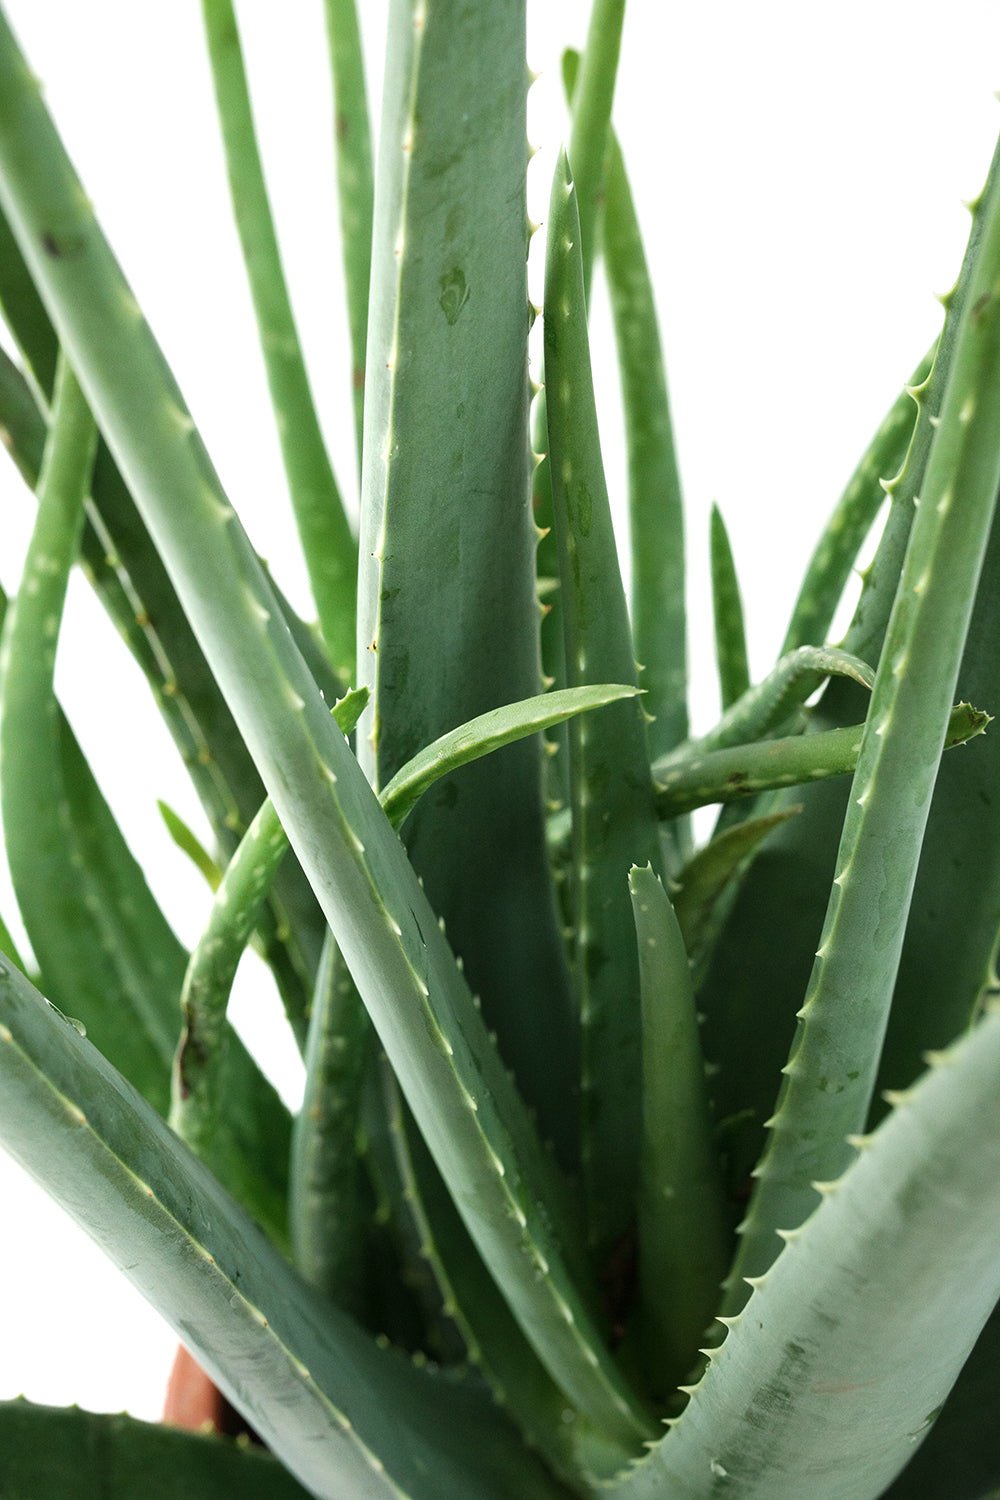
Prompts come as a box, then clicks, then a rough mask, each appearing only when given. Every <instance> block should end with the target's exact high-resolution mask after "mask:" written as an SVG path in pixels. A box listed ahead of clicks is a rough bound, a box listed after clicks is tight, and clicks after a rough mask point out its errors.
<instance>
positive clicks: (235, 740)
mask: <svg viewBox="0 0 1000 1500" xmlns="http://www.w3.org/2000/svg"><path fill="white" fill-rule="evenodd" d="M0 221H2V225H3V227H4V228H6V219H5V218H4V217H3V215H2V214H0ZM2 234H3V229H0V236H2ZM7 236H8V238H9V230H8V231H7ZM4 244H5V248H4V253H3V254H2V255H0V303H2V304H3V308H4V313H5V316H6V317H7V320H8V322H9V324H10V326H11V329H12V331H13V333H14V335H15V338H16V340H17V341H18V343H19V344H20V345H21V347H22V349H23V350H24V353H25V358H26V360H27V362H28V365H29V368H31V369H32V370H33V371H34V372H35V373H36V375H38V373H39V372H46V371H48V370H50V369H54V367H55V359H56V354H57V350H58V344H57V340H56V335H55V331H54V329H53V328H52V326H51V324H50V323H49V322H48V321H47V318H41V317H39V316H38V315H37V306H36V304H37V294H34V292H32V297H33V298H34V300H33V301H32V300H31V297H28V295H27V294H26V293H25V291H24V288H25V287H26V286H27V287H31V285H32V284H31V280H30V277H29V275H28V272H27V268H26V267H25V265H24V261H23V258H22V257H21V254H20V251H19V250H18V249H17V247H16V246H13V245H8V244H7V243H6V240H5V241H4ZM49 389H50V387H49V385H43V386H42V391H43V394H44V395H47V394H48V393H49ZM0 402H2V403H3V404H2V406H0V425H2V426H3V427H4V428H5V429H6V431H7V436H8V439H9V441H10V444H11V452H12V456H13V458H14V460H15V462H16V463H17V465H18V468H19V469H20V470H21V472H22V474H23V475H24V477H25V478H26V480H27V482H28V484H29V485H31V487H32V488H34V486H35V485H36V483H37V480H38V472H39V468H40V465H41V456H42V450H43V447H44V444H45V439H46V430H47V422H46V418H45V417H44V416H43V413H42V410H41V409H40V407H39V405H38V404H37V403H36V401H35V399H34V397H33V396H32V392H31V390H30V389H29V386H28V384H27V381H26V380H25V378H24V377H23V376H22V375H21V374H20V373H19V372H18V371H17V370H16V369H15V368H14V367H13V366H12V365H10V364H9V363H6V362H5V361H4V360H2V359H0ZM87 517H88V518H87V521H86V524H85V526H84V531H83V544H82V557H81V562H82V565H83V569H84V572H85V573H86V574H87V576H88V577H89V579H90V581H91V582H92V583H93V585H94V588H95V589H96V591H97V593H98V595H99V597H100V599H101V601H102V603H103V605H104V607H105V609H106V610H107V611H108V614H109V615H110V617H111V619H112V620H113V621H114V623H115V625H116V627H117V629H118V631H119V632H120V634H121V636H122V638H123V639H124V641H125V643H126V645H127V646H128V648H129V650H130V651H131V652H132V654H133V656H134V657H135V659H136V661H137V662H138V664H139V666H140V668H141V669H142V671H143V673H144V674H145V676H146V678H147V680H148V682H149V685H150V688H151V689H152V692H153V694H154V697H155V699H156V702H157V705H158V707H159V709H160V711H161V713H162V714H163V717H164V721H165V722H166V724H167V727H168V729H169V730H170V732H171V734H172V736H173V738H174V741H175V743H176V745H177V747H178V750H179V751H180V753H181V755H182V756H183V759H184V763H185V766H186V767H187V769H188V772H189V773H190V775H191V778H192V781H193V782H194V785H195V787H196V790H197V792H198V795H199V797H200V799H201V801H202V803H203V805H204V807H205V810H206V812H207V814H208V816H209V819H210V821H211V824H212V828H213V832H214V833H215V836H216V838H217V840H218V843H219V846H220V848H221V849H222V850H224V851H225V852H226V853H231V852H232V850H233V849H235V847H236V844H237V842H238V839H239V835H240V834H241V833H242V832H243V831H244V830H245V828H246V826H247V824H248V823H249V821H250V818H251V817H252V816H253V815H254V813H255V812H256V810H257V808H258V806H259V805H260V802H261V800H262V798H263V796H264V789H263V786H262V784H261V781H260V777H259V776H258V774H257V772H256V769H255V768H254V765H253V762H252V760H251V759H250V757H249V755H248V754H247V751H246V747H245V746H244V744H243V741H242V739H241V738H240V735H239V733H238V731H237V729H236V725H235V723H234V722H233V717H232V714H231V713H230V711H229V709H228V707H227V706H226V704H225V702H224V700H223V698H222V696H221V694H220V692H219V689H218V686H217V684H216V682H215V679H214V677H213V676H212V673H211V671H210V670H209V667H208V663H207V662H206V661H205V657H204V654H203V653H202V650H201V647H200V646H199V645H198V642H197V640H196V639H195V636H194V633H193V632H192V630H191V626H190V625H189V623H188V621H187V619H186V617H185V615H184V612H183V610H182V609H181V607H180V604H179V602H178V599H177V595H176V593H175V592H174V588H173V585H172V583H171V582H170V579H169V578H168V576H167V573H166V571H165V569H164V567H163V564H162V562H161V561H160V558H159V555H158V554H157V552H156V549H155V547H154V546H153V543H152V541H151V539H150V536H149V533H148V531H147V530H146V527H145V525H144V524H143V522H142V520H141V519H140V517H139V515H138V513H137V511H136V508H135V504H134V501H133V500H132V496H131V495H130V493H129V491H128V489H127V487H126V485H125V482H124V480H123V479H122V476H121V474H120V472H119V470H118V468H117V466H116V465H115V463H114V461H113V459H112V458H111V455H110V454H109V453H108V451H107V448H106V447H105V446H104V445H103V444H101V443H99V444H98V449H97V458H96V461H95V467H94V476H93V482H92V498H91V500H90V501H88V504H87ZM276 594H277V598H278V601H279V607H280V608H281V610H282V613H283V614H284V615H285V618H286V620H287V622H288V626H289V629H290V630H292V632H293V634H294V635H295V639H296V641H297V643H298V645H299V649H300V650H301V651H303V654H304V655H305V656H306V659H307V661H308V662H309V666H310V669H311V671H312V675H313V677H314V678H315V680H316V681H317V682H318V683H319V684H320V687H321V688H322V689H323V690H324V692H325V693H326V695H327V699H328V701H330V702H332V701H333V699H334V698H335V697H336V696H337V694H336V691H335V687H334V678H333V674H332V672H331V670H330V668H329V665H328V663H327V662H326V658H325V656H324V655H323V652H322V649H321V648H320V647H319V646H318V645H317V644H316V642H315V639H314V637H313V634H312V632H311V631H307V630H306V629H305V627H303V626H302V625H301V622H300V621H298V620H297V619H296V617H295V616H294V614H293V612H292V611H291V609H290V607H289V606H288V604H287V602H286V601H284V600H283V599H282V598H281V596H280V593H277V591H276ZM307 648H308V649H307ZM269 907H270V909H269V911H268V912H267V913H266V915H265V917H264V919H263V920H262V937H263V942H264V946H265V950H266V956H267V962H268V963H269V965H270V967H271V968H272V970H273V972H274V975H275V979H276V980H277V983H278V987H279V989H280V991H281V995H282V999H283V1001H284V1004H285V1008H286V1011H287V1013H288V1017H289V1021H290V1022H291V1025H292V1028H293V1030H294V1031H295V1032H296V1034H297V1035H298V1036H299V1038H300V1040H302V1041H304V1038H305V1010H306V997H307V995H308V992H309V989H310V987H311V984H312V979H313V975H314V973H315V967H316V964H317V962H318V959H319V950H320V944H321V941H322V934H323V931H324V930H325V927H326V924H325V922H324V921H323V920H322V917H321V915H320V913H319V909H318V907H317V905H316V901H315V898H314V896H313V894H312V892H311V890H310V889H309V886H308V884H307V882H306V881H305V879H304V877H303V875H302V871H301V870H300V869H299V867H298V865H297V864H296V863H295V862H294V861H292V860H289V861H287V862H286V863H285V866H284V868H283V869H282V870H281V872H280V873H279V875H278V878H277V880H276V881H275V884H274V887H273V888H272V892H271V898H270V902H269Z"/></svg>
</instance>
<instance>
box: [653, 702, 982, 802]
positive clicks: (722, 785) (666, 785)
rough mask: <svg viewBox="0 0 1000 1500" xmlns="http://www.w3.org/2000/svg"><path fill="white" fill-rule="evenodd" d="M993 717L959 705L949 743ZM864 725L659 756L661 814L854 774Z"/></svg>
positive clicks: (657, 779) (951, 719)
mask: <svg viewBox="0 0 1000 1500" xmlns="http://www.w3.org/2000/svg"><path fill="white" fill-rule="evenodd" d="M990 722H991V718H990V715H989V714H987V713H984V712H983V711H982V710H981V709H978V708H973V707H972V705H971V704H969V703H959V704H957V705H956V706H955V707H954V708H953V709H952V711H951V715H950V716H949V718H948V720H947V723H946V725H945V736H944V748H945V749H946V750H947V749H950V748H951V747H952V746H954V745H964V744H965V743H966V741H968V740H970V739H974V738H975V737H976V736H977V735H980V734H982V733H983V732H984V731H985V729H986V726H987V725H988V724H989V723H990ZM864 729H865V726H864V724H850V725H848V726H847V727H846V728H845V729H824V730H821V731H819V732H817V733H816V734H793V735H790V736H788V737H787V738H784V739H775V740H761V741H760V742H759V743H757V744H753V745H737V746H734V747H733V748H732V749H728V750H713V751H710V752H709V753H708V754H706V755H704V756H696V757H695V758H694V759H693V760H690V761H687V760H685V761H678V762H673V761H672V762H671V764H670V765H665V764H664V763H663V762H661V761H658V762H657V763H656V765H654V767H653V777H654V783H655V789H656V806H657V810H658V811H659V814H660V816H661V817H663V818H671V817H674V816H675V815H676V814H677V813H679V812H690V811H691V810H692V809H693V808H695V807H706V806H708V805H709V804H710V803H714V802H732V801H735V800H736V799H737V798H740V797H749V796H752V795H753V794H754V793H756V792H766V791H771V790H774V789H776V788H780V787H796V786H803V785H807V784H808V783H809V782H813V781H824V780H826V779H827V778H828V777H830V776H845V775H849V774H851V773H852V772H853V771H855V769H856V767H857V763H858V756H859V753H860V750H861V743H862V738H863V736H864Z"/></svg>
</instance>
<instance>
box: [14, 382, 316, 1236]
mask: <svg viewBox="0 0 1000 1500" xmlns="http://www.w3.org/2000/svg"><path fill="white" fill-rule="evenodd" d="M94 437H95V434H94V431H93V424H92V421H91V418H90V414H89V411H88V410H87V407H86V404H85V402H84V401H83V397H82V395H81V394H80V392H79V389H78V387H77V386H76V384H75V380H74V377H73V376H72V373H71V372H70V370H69V367H68V366H67V365H63V366H61V373H60V377H59V379H58V382H57V392H56V404H55V408H54V415H53V424H52V436H51V439H50V444H49V447H48V449H47V450H46V459H45V463H44V466H43V472H42V478H41V480H40V483H39V506H38V515H37V518H36V524H35V529H34V531H33V534H32V538H31V541H30V543H29V547H28V554H27V557H26V560H25V569H24V580H23V583H22V587H21V590H20V594H19V597H18V600H17V601H16V603H15V605H14V607H13V609H12V611H11V613H10V616H9V618H8V619H7V621H6V628H5V632H4V638H3V640H4V647H3V654H4V664H3V673H2V678H3V682H2V691H3V701H2V713H0V752H2V774H0V786H2V791H3V812H4V834H5V839H6V843H7V850H8V859H9V861H10V867H11V872H12V877H13V880H14V886H15V893H16V895H17V899H18V904H19V906H20V909H21V914H22V917H23V919H24V922H25V926H26V928H27V931H28V935H29V937H30V939H31V945H32V948H33V950H34V952H35V956H36V958H37V959H38V962H39V964H40V966H41V969H42V973H43V976H44V982H45V985H46V987H47V989H48V990H49V993H50V994H51V995H52V997H53V999H54V1000H55V1001H57V1002H58V1003H59V1005H60V1006H61V1008H62V1009H63V1010H64V1011H66V1013H67V1014H69V1015H72V1016H74V1017H76V1018H78V1019H79V1020H80V1021H81V1022H82V1024H83V1025H85V1026H86V1027H87V1029H88V1030H89V1032H90V1034H91V1037H92V1039H93V1040H94V1041H95V1042H96V1043H97V1044H98V1045H99V1046H100V1047H101V1048H102V1050H103V1051H104V1052H105V1054H106V1055H107V1056H108V1057H109V1058H110V1059H111V1060H112V1061H113V1062H114V1063H115V1065H116V1066H118V1067H119V1068H120V1069H121V1071H122V1072H124V1073H125V1075H126V1077H128V1078H129V1079H130V1081H131V1082H132V1083H133V1084H134V1085H135V1086H136V1087H137V1088H138V1089H139V1090H140V1091H141V1092H142V1093H143V1094H144V1095H145V1096H146V1098H148V1099H149V1101H150V1102H151V1103H152V1104H153V1105H154V1107H155V1108H157V1109H160V1110H165V1109H166V1104H167V1091H168V1087H169V1076H170V1059H171V1055H172V1053H173V1048H174V1040H175V1032H176V1024H177V1023H176V1014H177V1010H176V1007H177V996H178V994H179V992H180V981H181V977H182V975H183V971H184V954H183V950H182V949H181V946H180V944H179V943H178V942H177V939H176V938H175V936H174V934H173V932H172V931H171V930H170V928H169V926H168V925H167V923H166V921H165V919H164V917H163V915H162V913H161V911H160V909H159V907H158V905H157V904H156V902H155V900H154V899H153V897H152V895H151V893H150V891H149V888H148V886H147V885H146V883H145V880H144V878H143V876H142V872H141V871H140V870H139V868H138V866H137V865H136V863H135V860H134V859H133V857H132V854H131V852H130V850H129V849H128V846H127V845H126V843H125V841H124V839H123V838H122V836H121V833H120V831H119V829H118V826H117V824H116V822H115V820H114V818H113V816H112V814H111V812H110V809H109V808H108V806H107V804H106V802H105V800H104V798H103V796H102V794H101V791H100V788H99V787H98V786H97V784H96V782H95V780H94V778H93V776H92V774H91V772H90V768H89V767H88V765H87V762H86V759H85V758H84V756H83V754H82V752H81V750H80V748H79V746H78V744H77V742H76V739H75V737H74V736H73V733H72V731H71V729H70V728H69V726H68V724H67V723H66V722H65V720H64V719H63V718H62V716H61V714H60V713H59V711H58V707H57V705H56V702H55V698H54V696H53V681H52V679H53V668H54V663H55V648H56V643H57V637H58V628H59V621H60V616H61V613H62V606H63V601H64V598H65V591H66V584H67V580H68V576H69V570H70V567H71V566H72V562H73V560H74V557H75V554H76V545H77V538H78V536H79V531H80V526H81V524H82V520H83V509H82V505H83V494H84V491H85V489H86V484H87V479H88V475H89V464H90V460H91V456H92V453H93V443H94ZM228 1082H229V1085H230V1088H231V1089H232V1108H231V1109H230V1110H229V1111H227V1113H226V1115H225V1117H224V1118H223V1120H222V1122H221V1128H220V1129H219V1131H218V1132H217V1135H216V1138H215V1139H214V1141H213V1150H212V1162H213V1165H214V1166H215V1167H216V1168H217V1170H218V1171H219V1172H220V1174H221V1175H222V1177H223V1179H224V1180H225V1181H226V1183H227V1185H228V1186H230V1188H231V1189H232V1190H233V1191H235V1192H237V1193H238V1194H239V1196H240V1197H241V1199H242V1200H243V1201H244V1202H246V1203H247V1204H248V1206H250V1207H252V1208H253V1210H254V1211H255V1212H256V1213H257V1214H258V1215H259V1217H260V1218H261V1220H262V1222H264V1223H265V1224H267V1225H268V1227H269V1229H270V1230H271V1232H272V1233H274V1234H275V1235H276V1236H278V1237H279V1238H280V1237H281V1235H282V1225H283V1219H284V1187H285V1181H286V1170H287V1169H286V1161H287V1145H288V1139H289V1129H290V1126H289V1121H288V1116H287V1112H286V1111H285V1110H284V1107H283V1106H282V1105H281V1103H280V1101H279V1100H278V1097H277V1095H276V1094H275V1093H274V1090H273V1089H272V1088H271V1086H270V1085H269V1084H268V1083H266V1081H265V1080H264V1079H263V1077H262V1076H261V1074H260V1071H259V1069H258V1068H257V1066H256V1064H255V1063H253V1061H252V1060H251V1058H250V1057H249V1055H248V1054H247V1053H246V1051H245V1050H244V1049H243V1047H242V1046H240V1045H239V1044H237V1045H236V1046H235V1047H234V1049H233V1055H232V1058H231V1061H230V1064H229V1077H228Z"/></svg>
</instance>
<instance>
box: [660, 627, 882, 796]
mask: <svg viewBox="0 0 1000 1500" xmlns="http://www.w3.org/2000/svg"><path fill="white" fill-rule="evenodd" d="M827 677H847V678H849V679H850V680H851V681H852V682H856V683H858V684H859V685H860V686H861V687H863V688H865V689H866V690H867V691H868V692H870V691H871V688H872V684H873V682H874V681H875V673H874V672H873V671H872V669H871V667H870V666H869V665H868V664H867V662H863V661H862V660H861V658H860V657H858V656H851V655H850V653H849V652H847V651H838V650H837V648H836V647H834V646H799V647H798V648H797V649H796V650H795V651H790V652H789V653H788V655H787V656H783V657H782V658H781V660H780V661H779V662H778V664H777V666H775V667H773V668H772V670H771V671H770V672H769V673H768V675H767V676H766V677H765V678H764V680H763V682H760V683H758V684H757V685H756V686H755V687H747V688H745V689H744V691H743V692H742V693H741V695H740V696H739V697H738V698H736V699H734V700H733V701H732V702H731V703H730V705H729V707H728V708H727V710H726V712H725V713H724V714H723V715H722V718H721V719H720V720H719V722H718V724H716V726H715V727H714V728H713V729H710V730H709V732H708V733H707V734H704V735H702V736H701V738H700V739H697V740H690V741H689V742H688V743H687V744H685V745H681V746H679V747H678V748H677V749H676V750H674V751H673V752H672V753H671V754H670V755H668V756H663V757H661V759H660V760H659V761H657V763H656V767H655V770H656V774H657V776H662V775H663V773H664V772H665V771H667V770H669V769H670V768H671V767H672V766H674V765H683V764H684V763H685V762H689V761H690V760H692V759H693V758H694V757H696V756H699V755H706V754H708V752H710V751H713V750H724V749H728V748H729V747H730V746H732V745H741V744H748V743H750V742H752V741H754V740H762V739H765V738H766V737H767V736H768V735H769V734H771V733H772V732H774V731H776V730H778V729H780V728H782V727H783V726H785V725H786V721H787V720H788V719H789V718H790V717H792V716H794V715H795V713H796V711H797V710H798V709H799V708H801V706H802V704H803V703H804V702H805V700H806V699H807V698H808V697H809V696H810V695H811V694H812V693H814V692H815V691H816V689H817V688H818V687H819V686H820V685H821V684H822V683H823V682H824V681H825V680H826V678H827Z"/></svg>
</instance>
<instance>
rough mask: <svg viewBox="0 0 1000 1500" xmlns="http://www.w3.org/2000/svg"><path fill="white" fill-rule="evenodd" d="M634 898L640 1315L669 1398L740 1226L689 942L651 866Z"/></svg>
mask: <svg viewBox="0 0 1000 1500" xmlns="http://www.w3.org/2000/svg"><path fill="white" fill-rule="evenodd" d="M629 891H630V894H631V896H632V910H633V913H634V917H635V936H636V942H637V944H638V948H639V973H640V977H641V981H642V1153H641V1156H640V1163H639V1289H640V1307H639V1317H640V1320H641V1322H640V1331H641V1336H642V1339H643V1343H644V1350H643V1352H644V1354H645V1358H646V1365H647V1369H648V1373H649V1377H650V1380H651V1381H652V1384H653V1387H654V1389H655V1390H657V1391H658V1393H659V1394H660V1395H661V1397H664V1396H667V1395H668V1394H669V1393H670V1392H672V1391H673V1389H674V1387H675V1386H676V1385H677V1384H678V1383H679V1382H680V1381H681V1380H682V1379H683V1378H684V1376H685V1375H686V1374H687V1372H688V1371H689V1370H690V1369H691V1368H692V1366H693V1365H694V1364H695V1362H696V1360H697V1355H698V1349H699V1346H700V1344H701V1342H702V1338H703V1335H704V1332H705V1329H706V1328H707V1327H708V1325H709V1323H710V1322H711V1320H712V1318H713V1317H714V1315H715V1309H716V1306H717V1305H718V1301H719V1296H720V1288H721V1286H722V1278H723V1277H724V1275H725V1274H726V1265H727V1263H728V1260H729V1238H730V1228H729V1224H728V1222H727V1214H726V1209H725V1204H724V1201H723V1196H722V1178H721V1175H720V1172H719V1161H718V1157H717V1155H716V1148H715V1143H714V1141H713V1139H712V1122H711V1116H710V1114H709V1106H708V1089H707V1086H706V1082H705V1059H704V1057H703V1056H702V1051H701V1043H700V1041H699V1038H698V1014H697V1011H696V1010H695V1001H694V990H693V988H692V985H691V971H690V967H689V964H688V956H687V952H686V951H685V948H684V940H683V938H682V937H681V930H680V927H679V925H678V922H677V918H676V916H675V915H674V910H673V907H672V906H671V904H670V898H669V897H668V896H667V893H666V891H665V890H664V889H663V885H662V884H661V882H660V881H659V880H658V879H657V877H656V876H655V875H654V874H653V871H652V870H651V869H650V868H649V867H648V866H647V868H646V869H645V870H639V869H633V870H632V871H631V872H630V873H629Z"/></svg>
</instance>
